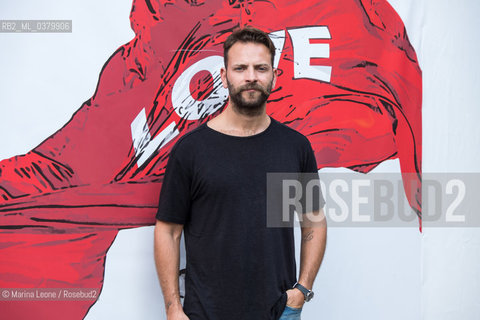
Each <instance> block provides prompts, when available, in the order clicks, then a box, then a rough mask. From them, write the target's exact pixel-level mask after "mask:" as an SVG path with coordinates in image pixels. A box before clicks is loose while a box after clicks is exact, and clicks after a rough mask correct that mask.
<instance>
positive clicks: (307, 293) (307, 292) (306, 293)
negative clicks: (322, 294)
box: [293, 282, 313, 302]
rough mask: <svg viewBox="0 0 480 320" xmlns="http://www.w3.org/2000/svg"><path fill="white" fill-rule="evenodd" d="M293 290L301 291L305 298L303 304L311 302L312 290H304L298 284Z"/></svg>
mask: <svg viewBox="0 0 480 320" xmlns="http://www.w3.org/2000/svg"><path fill="white" fill-rule="evenodd" d="M293 288H294V289H295V288H297V289H298V290H300V291H302V293H303V296H304V297H305V302H308V301H310V300H312V298H313V291H312V290H308V289H307V288H305V287H304V286H302V285H301V284H300V283H298V282H297V283H295V285H294V286H293Z"/></svg>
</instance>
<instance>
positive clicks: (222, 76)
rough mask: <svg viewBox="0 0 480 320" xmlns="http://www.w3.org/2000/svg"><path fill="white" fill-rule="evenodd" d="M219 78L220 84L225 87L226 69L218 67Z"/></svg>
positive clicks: (226, 86) (226, 84) (226, 85)
mask: <svg viewBox="0 0 480 320" xmlns="http://www.w3.org/2000/svg"><path fill="white" fill-rule="evenodd" d="M220 78H221V79H222V84H223V87H224V88H225V89H227V88H228V83H227V69H225V68H221V69H220Z"/></svg>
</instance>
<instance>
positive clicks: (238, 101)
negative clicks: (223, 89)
mask: <svg viewBox="0 0 480 320" xmlns="http://www.w3.org/2000/svg"><path fill="white" fill-rule="evenodd" d="M227 85H228V93H229V95H230V99H231V100H232V102H233V108H234V109H236V111H238V112H239V113H241V114H245V115H249V116H253V115H258V114H261V113H262V112H263V107H264V105H265V103H266V102H267V99H268V97H269V96H270V93H271V91H272V86H273V79H272V81H271V82H270V83H269V84H268V86H267V87H266V88H264V87H262V86H261V85H259V84H258V83H249V84H246V85H243V86H240V87H238V88H235V87H233V85H232V84H231V83H230V82H229V81H228V79H227ZM252 89H253V90H256V91H258V92H260V95H258V96H257V97H256V98H255V99H253V100H252V99H249V100H247V99H245V98H244V97H243V96H242V93H243V91H246V90H252ZM247 94H248V95H252V96H253V95H255V94H256V92H251V93H248V92H247Z"/></svg>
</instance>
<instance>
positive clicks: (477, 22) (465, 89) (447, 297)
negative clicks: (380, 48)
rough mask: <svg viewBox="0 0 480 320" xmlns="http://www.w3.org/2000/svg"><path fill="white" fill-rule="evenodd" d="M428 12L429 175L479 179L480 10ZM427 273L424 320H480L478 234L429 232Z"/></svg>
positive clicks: (437, 8) (433, 6)
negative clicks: (472, 175)
mask: <svg viewBox="0 0 480 320" xmlns="http://www.w3.org/2000/svg"><path fill="white" fill-rule="evenodd" d="M425 12H426V15H425V24H424V29H423V45H422V48H421V53H422V62H423V71H424V105H423V129H424V134H423V155H424V158H423V170H424V171H425V172H480V148H479V145H480V125H479V122H478V119H479V118H478V117H479V116H480V109H479V106H480V103H479V101H480V90H479V89H480V75H479V72H480V62H479V59H478V52H479V50H480V44H479V40H480V37H479V36H478V30H480V19H479V18H478V17H479V14H480V3H479V2H478V1H469V0H460V1H445V0H443V1H435V0H426V1H425ZM468 191H470V192H473V193H478V191H479V190H468ZM478 211H479V210H478V209H476V208H473V209H471V211H470V212H467V214H475V215H477V214H480V212H478ZM422 266H423V270H422V282H423V284H422V316H423V317H422V318H423V319H424V320H454V319H455V320H456V319H462V320H476V319H479V318H480V230H479V229H478V228H456V229H454V228H444V229H440V228H432V229H428V228H425V230H424V235H423V241H422Z"/></svg>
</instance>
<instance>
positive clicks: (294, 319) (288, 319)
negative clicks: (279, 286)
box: [279, 306, 302, 320]
mask: <svg viewBox="0 0 480 320" xmlns="http://www.w3.org/2000/svg"><path fill="white" fill-rule="evenodd" d="M301 313H302V308H292V307H289V306H285V310H283V313H282V316H281V317H280V319H279V320H300V314H301Z"/></svg>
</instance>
